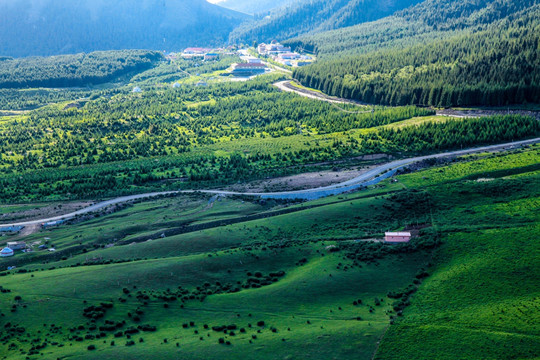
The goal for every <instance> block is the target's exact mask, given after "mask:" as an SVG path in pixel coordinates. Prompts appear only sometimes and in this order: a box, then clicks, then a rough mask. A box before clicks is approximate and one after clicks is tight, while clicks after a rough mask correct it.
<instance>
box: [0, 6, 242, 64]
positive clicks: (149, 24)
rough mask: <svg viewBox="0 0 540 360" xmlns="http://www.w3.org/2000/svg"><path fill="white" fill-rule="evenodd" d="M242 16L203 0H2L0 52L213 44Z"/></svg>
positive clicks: (26, 53)
mask: <svg viewBox="0 0 540 360" xmlns="http://www.w3.org/2000/svg"><path fill="white" fill-rule="evenodd" d="M247 17H248V16H247V15H244V14H240V13H237V12H234V11H232V10H228V9H224V8H221V7H218V6H216V5H212V4H210V3H207V2H206V1H204V0H189V1H188V0H179V1H174V0H164V1H158V0H148V1H144V2H143V3H141V4H138V5H137V6H133V2H132V1H128V0H112V1H107V2H105V1H90V0H84V1H78V2H73V1H67V0H45V1H37V0H15V1H11V0H1V1H0V54H2V55H9V56H18V57H20V56H33V55H40V56H43V55H57V54H67V53H78V52H90V51H96V50H120V49H163V48H165V49H179V48H183V47H186V46H189V45H190V44H199V45H217V44H223V43H224V42H225V41H226V39H227V36H228V34H229V33H230V32H231V30H232V29H233V28H234V26H236V24H237V23H238V22H240V21H242V20H244V19H246V18H247Z"/></svg>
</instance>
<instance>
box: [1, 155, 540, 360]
mask: <svg viewBox="0 0 540 360" xmlns="http://www.w3.org/2000/svg"><path fill="white" fill-rule="evenodd" d="M539 154H540V147H538V146H532V147H529V148H527V149H525V150H519V151H514V152H510V153H500V154H482V155H478V156H474V157H471V156H468V157H465V158H462V159H457V160H454V161H449V162H448V163H446V164H439V165H437V166H435V167H431V168H427V169H424V170H420V171H417V172H412V173H408V174H402V175H399V176H397V177H396V178H395V179H397V180H398V181H397V182H395V181H393V180H394V179H389V180H386V181H384V182H383V183H381V184H379V185H377V186H375V187H373V188H370V189H367V190H365V191H360V192H355V193H350V194H343V195H340V196H334V197H328V198H324V199H319V200H317V201H313V202H307V203H297V204H287V203H277V202H270V201H260V200H257V199H255V200H250V199H244V198H242V199H241V198H234V197H232V198H212V197H210V196H202V195H197V194H193V195H189V196H186V195H183V196H176V197H169V198H161V199H156V200H153V201H146V202H138V203H135V204H132V205H130V206H127V207H125V208H122V209H117V211H115V212H113V213H111V214H105V215H102V216H99V217H96V218H93V219H81V221H80V222H78V223H75V224H70V225H65V226H61V227H58V228H55V229H50V230H46V231H41V232H38V233H35V234H33V235H30V236H29V237H28V238H27V239H26V241H27V242H38V241H43V242H44V241H48V243H49V244H54V246H55V247H56V249H57V253H61V254H60V255H62V258H59V257H58V256H57V255H58V254H55V253H48V252H40V251H36V252H34V253H33V254H31V255H25V256H26V257H24V256H23V255H22V254H17V256H15V258H13V259H9V260H2V261H3V262H4V264H7V262H6V261H23V260H24V261H23V262H22V263H21V264H20V265H18V267H17V268H16V269H14V270H11V271H3V272H2V273H0V275H2V276H0V284H1V286H2V289H3V291H2V292H1V293H0V309H2V310H1V311H0V312H1V313H2V314H1V315H0V321H1V324H2V326H0V354H2V355H1V358H4V359H26V358H27V357H29V358H30V359H34V358H35V359H39V358H47V359H48V358H52V359H55V358H60V359H63V358H66V359H67V358H77V359H98V358H99V359H136V358H144V357H148V356H150V355H149V354H151V356H152V357H154V358H162V359H173V358H187V359H206V358H209V357H212V358H223V359H237V358H240V357H247V358H256V359H276V358H279V359H306V358H311V359H371V358H372V357H373V356H375V357H376V358H377V359H412V358H415V359H433V358H441V359H444V358H448V359H451V358H455V356H456V353H455V349H456V348H459V349H461V350H460V351H461V352H462V355H463V356H462V358H467V359H481V358H493V359H495V358H497V359H500V358H512V357H516V358H521V359H534V358H535V357H537V356H538V349H539V346H540V329H539V328H538V325H537V324H538V323H539V321H538V320H539V319H538V306H540V303H539V300H538V299H539V298H540V293H539V289H538V286H537V282H536V280H535V277H534V274H537V273H538V271H539V270H540V269H539V266H540V264H539V261H538V259H539V256H538V255H539V254H538V249H537V248H538V246H537V245H538V244H537V238H538V236H537V235H538V233H539V230H540V229H539V228H538V220H539V219H538V216H539V214H538V208H539V205H540V199H539V187H538V186H537V184H538V183H539V176H540V171H539V170H540V169H538V167H537V160H538V158H539ZM410 225H413V226H415V225H422V226H426V225H427V226H428V227H426V228H424V229H423V230H421V237H420V238H419V239H416V240H413V241H412V242H411V243H410V244H406V245H386V244H382V243H378V242H372V241H370V239H374V238H381V237H382V235H383V233H384V231H387V230H399V229H403V228H404V227H405V226H410ZM422 226H421V227H422ZM161 233H163V234H166V236H164V237H161V236H160V234H161ZM168 234H170V235H168ZM45 238H47V239H48V240H45ZM381 339H382V340H381ZM420 339H421V340H420ZM379 341H380V346H378V343H379Z"/></svg>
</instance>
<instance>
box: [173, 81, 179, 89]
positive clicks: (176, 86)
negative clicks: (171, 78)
mask: <svg viewBox="0 0 540 360" xmlns="http://www.w3.org/2000/svg"><path fill="white" fill-rule="evenodd" d="M172 87H173V88H174V89H178V88H179V87H180V83H177V82H175V83H174V84H173V86H172Z"/></svg>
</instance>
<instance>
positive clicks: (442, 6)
mask: <svg viewBox="0 0 540 360" xmlns="http://www.w3.org/2000/svg"><path fill="white" fill-rule="evenodd" d="M539 3H540V2H539V1H538V0H517V1H513V0H467V1H455V0H426V1H424V2H422V3H420V4H417V5H415V6H412V7H410V8H407V9H405V10H402V11H399V12H396V13H395V14H394V15H392V16H388V17H385V18H383V19H380V20H377V21H374V22H370V23H364V24H360V25H356V26H349V27H346V28H341V29H337V30H332V31H325V32H322V33H318V34H314V35H304V36H301V37H298V38H293V39H289V40H287V41H285V43H287V44H289V45H291V46H293V47H297V48H304V49H308V50H310V51H316V52H317V53H318V55H319V57H320V58H329V57H334V56H342V55H344V54H361V53H366V52H370V51H373V50H379V49H381V48H403V47H407V46H410V45H414V44H424V43H426V42H428V41H433V40H439V39H444V38H448V37H452V36H455V35H458V34H464V33H472V32H477V31H480V30H483V29H485V28H486V27H487V26H489V25H490V24H492V23H494V22H496V21H497V20H501V19H505V18H507V17H508V16H511V15H512V14H516V13H519V12H520V11H523V10H526V9H529V8H530V7H532V6H534V5H536V4H539Z"/></svg>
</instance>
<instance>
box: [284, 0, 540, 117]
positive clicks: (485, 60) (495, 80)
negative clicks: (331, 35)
mask: <svg viewBox="0 0 540 360" xmlns="http://www.w3.org/2000/svg"><path fill="white" fill-rule="evenodd" d="M441 3H449V2H448V1H444V2H441ZM456 3H457V2H456ZM532 3H536V1H515V2H512V4H510V2H506V1H494V2H492V5H501V4H506V5H510V6H508V7H506V10H507V11H510V9H512V8H519V7H521V8H524V7H526V6H527V5H530V4H532ZM457 8H458V9H459V5H458V6H457ZM488 8H489V7H487V8H486V11H476V12H473V13H472V14H475V15H474V17H475V18H477V19H478V24H479V25H478V26H476V27H474V28H468V29H464V28H465V27H467V26H468V25H467V24H468V23H469V21H472V20H471V16H472V15H471V16H467V15H466V14H465V13H464V12H461V14H462V16H458V17H454V16H453V15H452V14H458V13H460V12H459V11H457V10H456V11H445V9H444V7H442V8H441V9H440V10H441V11H440V12H433V13H432V15H431V16H430V17H427V18H426V19H424V20H422V21H423V22H424V23H423V24H424V25H423V26H427V25H426V24H427V22H428V21H431V20H433V23H432V25H430V26H431V27H432V28H438V29H448V30H449V31H455V30H459V31H458V32H457V33H452V34H454V35H453V36H448V37H447V39H444V40H441V41H431V42H427V43H426V44H420V43H417V39H414V38H413V39H409V41H410V43H411V44H413V45H410V46H408V47H407V46H405V44H406V43H407V42H406V40H403V39H401V40H399V41H402V44H401V45H400V46H394V47H393V48H392V46H388V47H389V48H387V49H381V50H376V51H371V52H370V51H368V50H366V51H365V53H364V54H360V55H350V56H344V57H340V58H339V59H337V58H335V59H333V56H330V55H328V56H327V57H326V58H325V59H326V60H323V61H321V62H319V63H317V64H315V65H312V66H309V67H306V68H302V69H299V70H297V71H295V74H294V76H295V77H296V78H297V79H298V80H300V81H301V82H302V83H303V84H305V85H308V86H311V87H314V88H317V89H320V90H322V91H324V92H326V93H329V94H331V95H337V96H341V97H345V98H353V99H359V100H362V101H366V102H371V103H382V104H390V105H397V104H420V105H430V106H439V107H446V106H462V105H490V106H504V105H507V104H522V103H524V102H535V103H537V102H540V70H539V69H540V56H539V52H538V44H539V42H540V39H539V37H540V5H533V6H530V7H528V8H526V9H525V10H522V11H518V12H516V13H510V14H508V16H506V17H504V18H503V19H500V20H497V21H495V22H493V23H492V24H489V25H481V24H482V23H487V22H489V19H490V18H491V14H497V16H501V15H504V13H503V12H498V11H491V12H490V11H489V10H490V9H488ZM463 14H465V15H463ZM439 16H446V18H443V19H446V21H443V20H441V21H440V22H439V23H436V22H435V21H434V19H437V18H438V17H439ZM482 19H484V20H482ZM460 29H461V30H460ZM396 31H397V28H396ZM366 39H367V41H368V42H369V41H372V40H370V38H369V36H368V37H366ZM381 41H383V42H384V40H381ZM390 42H391V41H390ZM373 43H374V44H376V41H373ZM415 43H416V44H415Z"/></svg>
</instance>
